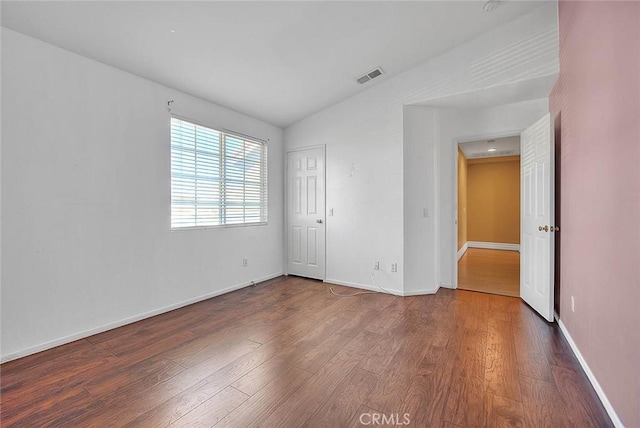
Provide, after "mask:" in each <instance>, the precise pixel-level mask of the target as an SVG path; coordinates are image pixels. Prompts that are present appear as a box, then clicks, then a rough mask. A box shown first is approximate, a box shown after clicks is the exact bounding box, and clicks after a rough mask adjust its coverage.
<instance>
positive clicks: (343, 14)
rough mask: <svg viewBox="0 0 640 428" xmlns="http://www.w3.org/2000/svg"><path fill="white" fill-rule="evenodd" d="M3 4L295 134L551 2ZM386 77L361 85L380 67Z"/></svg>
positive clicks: (147, 73) (41, 27) (123, 64)
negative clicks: (488, 8) (329, 110)
mask: <svg viewBox="0 0 640 428" xmlns="http://www.w3.org/2000/svg"><path fill="white" fill-rule="evenodd" d="M483 5H484V2H478V1H468V2H462V1H443V2H437V1H408V2H403V1H379V2H361V1H355V2H340V1H335V2H334V1H323V2H312V1H310V2H307V1H304V2H270V1H266V2H244V1H233V2H205V1H195V2H186V1H179V2H177V1H176V2H171V1H136V2H128V1H105V2H102V1H70V2H56V1H44V2H24V1H14V2H11V1H3V2H2V25H3V26H4V27H7V28H9V29H12V30H15V31H18V32H21V33H24V34H26V35H29V36H32V37H35V38H38V39H41V40H43V41H46V42H49V43H51V44H54V45H56V46H59V47H62V48H64V49H68V50H70V51H72V52H76V53H78V54H80V55H84V56H86V57H89V58H92V59H95V60H97V61H100V62H103V63H105V64H108V65H111V66H114V67H117V68H119V69H122V70H125V71H128V72H131V73H133V74H136V75H138V76H141V77H144V78H147V79H150V80H152V81H155V82H158V83H161V84H164V85H166V86H169V87H172V88H175V89H178V90H181V91H184V92H186V93H189V94H192V95H195V96H198V97H200V98H203V99H206V100H209V101H212V102H214V103H217V104H220V105H223V106H225V107H228V108H231V109H234V110H237V111H240V112H242V113H245V114H248V115H251V116H254V117H256V118H259V119H262V120H264V121H266V122H269V123H272V124H275V125H278V126H282V127H285V126H287V125H290V124H292V123H294V122H296V121H298V120H300V119H302V118H304V117H306V116H309V115H311V114H313V113H315V112H317V111H319V110H321V109H323V108H325V107H328V106H330V105H332V104H335V103H337V102H339V101H341V100H343V99H346V98H348V97H350V96H352V95H354V94H356V93H357V92H359V91H362V90H365V89H367V88H369V87H371V86H373V85H377V84H379V83H380V82H383V81H384V80H386V79H389V78H390V77H391V76H394V75H397V74H399V73H402V72H403V71H405V70H407V69H409V68H411V67H413V66H415V65H417V64H419V63H422V62H424V61H426V60H428V59H430V58H432V57H434V56H436V55H438V54H439V53H442V52H444V51H446V50H448V49H451V48H452V47H454V46H456V45H458V44H460V43H462V42H464V41H466V40H469V39H471V38H473V37H475V36H477V35H478V34H480V33H483V32H486V31H488V30H491V29H492V28H494V27H496V26H499V25H501V24H503V23H505V22H507V21H509V20H511V19H513V18H515V17H516V16H519V15H523V14H525V13H527V12H529V11H531V10H533V9H534V8H536V7H538V6H539V5H540V2H527V1H506V2H502V4H501V5H500V7H499V8H498V9H497V10H495V11H493V12H491V13H486V12H484V11H483ZM376 67H382V68H383V70H384V71H385V74H383V75H382V76H381V77H379V78H377V79H375V80H373V81H370V82H369V83H366V84H364V85H360V84H358V83H357V82H356V80H355V79H356V78H357V77H359V76H361V75H362V74H364V73H366V72H368V71H370V70H372V69H374V68H376Z"/></svg>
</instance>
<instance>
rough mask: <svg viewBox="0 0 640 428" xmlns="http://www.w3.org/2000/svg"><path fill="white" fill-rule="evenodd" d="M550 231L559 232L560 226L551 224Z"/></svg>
mask: <svg viewBox="0 0 640 428" xmlns="http://www.w3.org/2000/svg"><path fill="white" fill-rule="evenodd" d="M551 232H560V228H559V227H558V226H551Z"/></svg>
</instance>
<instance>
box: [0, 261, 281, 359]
mask: <svg viewBox="0 0 640 428" xmlns="http://www.w3.org/2000/svg"><path fill="white" fill-rule="evenodd" d="M279 276H282V272H277V273H272V274H270V275H267V276H264V277H261V278H257V279H255V280H254V282H255V283H256V284H257V283H260V282H264V281H268V280H270V279H273V278H277V277H279ZM250 285H252V282H251V281H249V282H243V283H240V284H236V285H232V286H231V287H227V288H223V289H222V290H216V291H213V292H211V293H207V294H203V295H201V296H198V297H194V298H191V299H187V300H183V301H181V302H178V303H173V304H171V305H167V306H163V307H161V308H157V309H153V310H151V311H148V312H144V313H141V314H138V315H134V316H131V317H127V318H123V319H121V320H118V321H114V322H110V323H107V324H103V325H101V326H98V327H94V328H91V329H89V330H84V331H81V332H78V333H74V334H70V335H68V336H64V337H60V338H58V339H54V340H50V341H48V342H44V343H41V344H39V345H35V346H30V347H28V348H24V349H21V350H19V351H15V352H11V353H9V354H6V355H2V356H1V357H0V363H6V362H9V361H12V360H17V359H18V358H23V357H27V356H29V355H33V354H37V353H38V352H42V351H46V350H48V349H51V348H55V347H56V346H61V345H66V344H67V343H71V342H75V341H76V340H80V339H85V338H87V337H89V336H93V335H94V334H98V333H103V332H105V331H108V330H113V329H114V328H118V327H122V326H125V325H127V324H132V323H134V322H137V321H141V320H143V319H146V318H151V317H154V316H156V315H160V314H163V313H166V312H169V311H173V310H175V309H180V308H182V307H185V306H189V305H192V304H194V303H198V302H201V301H203V300H207V299H211V298H213V297H217V296H220V295H222V294H227V293H230V292H232V291H236V290H240V289H241V288H245V287H248V286H250Z"/></svg>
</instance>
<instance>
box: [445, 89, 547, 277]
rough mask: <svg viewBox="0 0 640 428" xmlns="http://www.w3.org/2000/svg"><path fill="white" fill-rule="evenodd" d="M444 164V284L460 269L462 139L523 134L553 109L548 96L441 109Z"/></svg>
mask: <svg viewBox="0 0 640 428" xmlns="http://www.w3.org/2000/svg"><path fill="white" fill-rule="evenodd" d="M438 112H439V115H438V116H439V123H438V124H439V132H440V135H439V145H440V147H439V150H438V156H437V158H438V165H439V167H440V171H439V174H440V177H439V182H440V185H439V189H440V213H439V227H438V230H439V231H440V246H439V248H438V249H437V253H439V254H440V267H439V271H440V284H441V285H443V286H448V287H451V286H453V285H454V282H456V281H455V278H456V269H457V258H456V252H455V249H456V243H457V235H456V234H457V226H456V224H455V220H456V218H457V204H458V201H457V198H456V197H455V195H456V193H455V191H456V189H457V186H458V178H457V173H456V171H457V169H456V168H457V146H458V141H459V140H467V141H469V140H472V139H482V138H490V137H498V136H507V135H515V134H519V133H520V132H521V131H522V130H523V129H525V128H526V127H528V126H529V125H531V124H532V123H533V122H535V121H536V120H538V119H540V118H541V117H542V116H544V115H545V114H546V113H548V112H549V102H548V99H547V98H543V99H537V100H531V101H522V102H519V103H512V104H505V105H500V106H495V107H486V108H478V109H449V108H442V109H438Z"/></svg>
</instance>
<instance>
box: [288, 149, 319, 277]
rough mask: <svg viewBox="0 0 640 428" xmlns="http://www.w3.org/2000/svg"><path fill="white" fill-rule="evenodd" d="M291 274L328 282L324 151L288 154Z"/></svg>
mask: <svg viewBox="0 0 640 428" xmlns="http://www.w3.org/2000/svg"><path fill="white" fill-rule="evenodd" d="M287 202H288V212H287V223H288V224H287V244H288V249H289V251H288V257H287V273H289V274H292V275H299V276H304V277H307V278H315V279H324V276H325V229H324V210H325V208H324V205H325V192H324V149H323V148H312V149H305V150H297V151H293V152H289V153H288V154H287Z"/></svg>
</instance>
